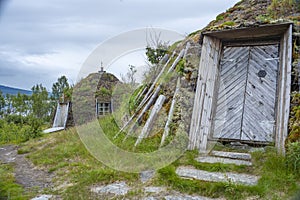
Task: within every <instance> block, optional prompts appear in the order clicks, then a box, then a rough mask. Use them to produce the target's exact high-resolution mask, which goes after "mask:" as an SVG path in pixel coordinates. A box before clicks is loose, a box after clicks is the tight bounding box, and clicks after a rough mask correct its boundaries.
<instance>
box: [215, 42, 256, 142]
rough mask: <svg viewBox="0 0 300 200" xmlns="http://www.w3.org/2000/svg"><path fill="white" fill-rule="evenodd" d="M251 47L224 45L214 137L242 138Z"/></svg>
mask: <svg viewBox="0 0 300 200" xmlns="http://www.w3.org/2000/svg"><path fill="white" fill-rule="evenodd" d="M249 49H250V47H224V50H223V55H222V58H221V63H220V69H219V70H220V81H219V83H220V85H219V90H218V100H217V109H216V114H215V118H214V132H213V137H214V138H223V139H236V140H240V138H241V126H242V117H243V109H244V101H245V100H244V98H245V88H246V83H247V81H246V80H247V68H248V62H249Z"/></svg>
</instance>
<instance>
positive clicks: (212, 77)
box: [199, 38, 221, 152]
mask: <svg viewBox="0 0 300 200" xmlns="http://www.w3.org/2000/svg"><path fill="white" fill-rule="evenodd" d="M211 42H212V43H211V53H210V55H209V56H210V65H209V68H210V70H209V71H208V75H207V87H206V96H205V97H206V98H205V99H206V101H205V103H204V108H205V112H203V114H204V115H203V117H202V121H201V129H200V135H202V140H201V143H200V147H199V151H200V152H205V151H206V147H207V140H208V135H209V133H210V131H211V128H212V127H211V125H212V109H213V108H212V102H213V95H214V89H215V83H216V77H217V69H218V64H219V62H218V61H219V57H220V48H221V42H220V41H219V40H217V39H215V38H212V40H211ZM202 127H203V128H202ZM201 131H202V133H201Z"/></svg>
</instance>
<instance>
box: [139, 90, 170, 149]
mask: <svg viewBox="0 0 300 200" xmlns="http://www.w3.org/2000/svg"><path fill="white" fill-rule="evenodd" d="M165 100H166V97H165V96H164V95H159V97H158V98H157V101H156V102H155V104H154V106H153V109H152V110H151V113H150V115H149V118H148V120H147V121H146V124H145V126H144V127H143V130H142V132H141V134H140V135H139V137H138V139H137V140H136V142H135V144H134V146H137V145H138V144H139V143H140V142H141V141H142V140H143V138H145V137H147V136H148V135H149V133H150V130H151V129H152V126H153V124H154V121H155V119H156V117H157V115H158V113H159V111H160V110H161V108H162V106H163V104H164V102H165Z"/></svg>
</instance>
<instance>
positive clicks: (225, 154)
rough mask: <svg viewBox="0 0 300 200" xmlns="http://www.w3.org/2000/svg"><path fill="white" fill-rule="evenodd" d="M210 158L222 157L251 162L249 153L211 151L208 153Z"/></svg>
mask: <svg viewBox="0 0 300 200" xmlns="http://www.w3.org/2000/svg"><path fill="white" fill-rule="evenodd" d="M210 155H212V156H216V157H223V158H232V159H240V160H251V154H249V153H237V152H226V151H212V152H211V153H210Z"/></svg>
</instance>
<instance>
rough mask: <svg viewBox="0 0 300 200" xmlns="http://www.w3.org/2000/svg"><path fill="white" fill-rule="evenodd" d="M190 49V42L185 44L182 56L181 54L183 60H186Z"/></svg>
mask: <svg viewBox="0 0 300 200" xmlns="http://www.w3.org/2000/svg"><path fill="white" fill-rule="evenodd" d="M190 47H191V43H190V42H188V43H186V46H185V50H184V54H183V59H186V56H187V54H188V50H189V49H190Z"/></svg>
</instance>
